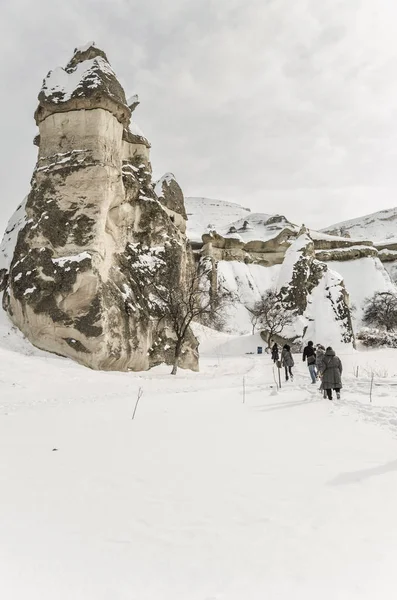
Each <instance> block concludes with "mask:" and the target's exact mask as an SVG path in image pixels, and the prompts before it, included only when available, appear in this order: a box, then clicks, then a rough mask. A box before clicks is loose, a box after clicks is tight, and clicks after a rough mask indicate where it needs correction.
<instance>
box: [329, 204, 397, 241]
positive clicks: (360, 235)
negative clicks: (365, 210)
mask: <svg viewBox="0 0 397 600" xmlns="http://www.w3.org/2000/svg"><path fill="white" fill-rule="evenodd" d="M322 231H323V232H325V233H331V234H336V235H340V234H343V233H344V232H346V233H349V235H350V237H352V238H354V239H358V240H371V241H373V242H378V243H379V242H383V241H390V240H396V242H397V208H389V209H387V210H381V211H379V212H375V213H372V214H370V215H365V216H363V217H358V218H357V219H350V220H349V221H341V222H340V223H335V225H330V226H329V227H326V228H325V229H323V230H322Z"/></svg>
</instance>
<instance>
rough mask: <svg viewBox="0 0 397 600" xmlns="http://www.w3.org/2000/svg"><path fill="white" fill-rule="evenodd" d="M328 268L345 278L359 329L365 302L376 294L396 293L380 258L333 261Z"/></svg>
mask: <svg viewBox="0 0 397 600" xmlns="http://www.w3.org/2000/svg"><path fill="white" fill-rule="evenodd" d="M328 266H329V268H330V269H333V270H335V271H337V272H338V273H339V274H340V275H341V276H342V277H343V281H344V283H345V286H346V289H347V291H348V293H349V296H350V302H351V303H352V306H353V307H354V309H355V310H354V311H353V320H354V322H355V324H356V328H357V329H358V328H359V327H360V325H361V319H362V315H363V310H364V306H365V301H366V300H367V299H368V298H371V297H372V296H373V295H374V294H375V292H395V291H396V288H395V286H394V285H393V283H392V282H391V280H390V277H389V275H388V273H387V271H386V269H385V268H384V266H383V265H382V263H381V262H380V260H379V258H375V257H372V256H369V257H368V258H359V259H357V260H346V261H331V262H329V263H328Z"/></svg>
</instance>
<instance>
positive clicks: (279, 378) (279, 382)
mask: <svg viewBox="0 0 397 600" xmlns="http://www.w3.org/2000/svg"><path fill="white" fill-rule="evenodd" d="M277 368H278V385H279V387H280V390H281V367H280V366H279V365H277Z"/></svg>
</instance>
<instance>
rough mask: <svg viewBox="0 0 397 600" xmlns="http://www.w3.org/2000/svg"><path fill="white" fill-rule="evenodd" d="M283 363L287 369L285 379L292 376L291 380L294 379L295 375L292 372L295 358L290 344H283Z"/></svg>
mask: <svg viewBox="0 0 397 600" xmlns="http://www.w3.org/2000/svg"><path fill="white" fill-rule="evenodd" d="M281 364H282V366H283V367H284V369H285V381H288V379H289V377H291V381H293V379H294V376H293V374H292V367H293V366H294V364H295V363H294V359H293V358H292V354H291V347H290V346H289V345H288V344H284V346H283V349H282V352H281ZM288 375H289V377H288Z"/></svg>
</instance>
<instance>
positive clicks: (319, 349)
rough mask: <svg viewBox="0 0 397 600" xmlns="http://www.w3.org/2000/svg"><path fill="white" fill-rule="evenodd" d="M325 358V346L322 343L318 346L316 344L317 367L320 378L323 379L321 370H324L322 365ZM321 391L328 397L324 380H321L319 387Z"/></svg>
mask: <svg viewBox="0 0 397 600" xmlns="http://www.w3.org/2000/svg"><path fill="white" fill-rule="evenodd" d="M324 358H325V348H324V346H323V345H322V344H317V346H316V369H317V373H318V374H319V376H320V380H321V371H322V367H323V362H324ZM319 391H320V392H323V396H324V398H326V397H327V392H326V391H325V389H324V388H323V382H322V380H321V384H320V387H319Z"/></svg>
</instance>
